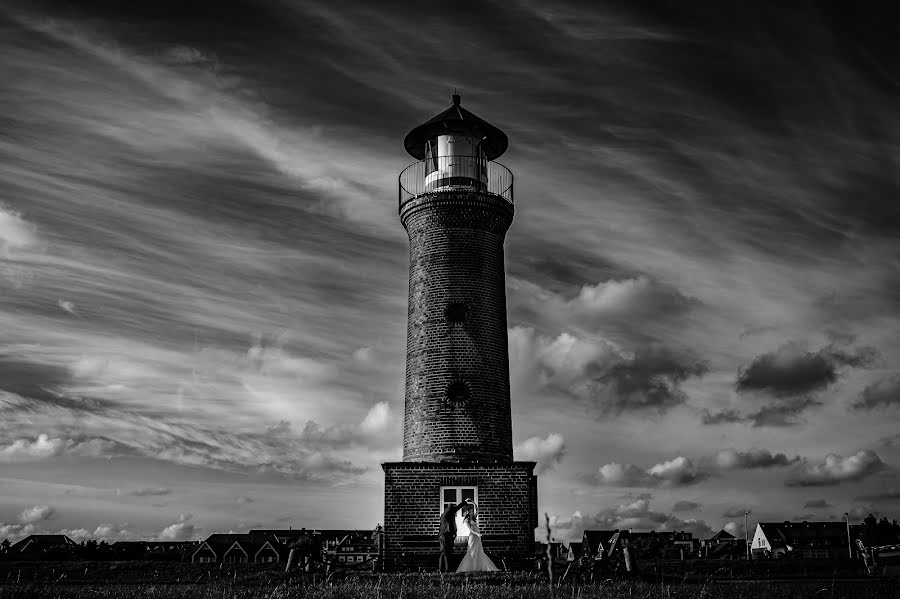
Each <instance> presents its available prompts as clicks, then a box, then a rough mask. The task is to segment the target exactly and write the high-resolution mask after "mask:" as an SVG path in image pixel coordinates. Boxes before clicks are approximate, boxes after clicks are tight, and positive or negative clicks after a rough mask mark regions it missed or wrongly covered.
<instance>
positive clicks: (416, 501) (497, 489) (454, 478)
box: [382, 461, 538, 570]
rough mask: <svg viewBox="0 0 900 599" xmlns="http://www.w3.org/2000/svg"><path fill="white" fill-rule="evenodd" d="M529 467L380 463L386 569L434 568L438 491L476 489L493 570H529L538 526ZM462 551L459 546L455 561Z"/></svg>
mask: <svg viewBox="0 0 900 599" xmlns="http://www.w3.org/2000/svg"><path fill="white" fill-rule="evenodd" d="M534 466H535V463H534V462H506V463H501V462H496V463H491V464H453V463H447V462H442V463H427V462H405V461H404V462H391V463H386V464H382V467H383V469H384V473H385V484H384V518H385V522H384V531H385V545H384V566H385V568H386V569H388V570H404V569H406V570H409V569H413V570H414V569H420V568H424V569H427V570H434V569H436V568H437V564H438V556H439V555H440V552H439V549H438V530H439V527H440V515H441V495H440V489H441V487H442V486H474V487H477V488H478V524H479V527H480V529H481V532H482V534H483V535H484V536H483V545H484V550H485V552H486V553H487V554H488V556H489V557H490V558H491V559H492V560H494V562H495V563H496V564H497V565H498V566H501V567H502V565H503V564H505V565H506V567H507V568H510V569H514V568H523V567H528V566H529V565H530V564H529V563H528V559H529V557H530V556H531V555H532V554H533V552H534V529H535V527H536V526H537V525H538V522H537V477H535V476H534V475H533V471H534ZM464 547H465V546H464V545H460V547H459V549H458V552H457V553H458V554H459V556H461V555H462V552H463V551H464ZM459 556H458V557H457V559H459Z"/></svg>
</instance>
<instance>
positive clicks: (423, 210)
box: [382, 95, 537, 569]
mask: <svg viewBox="0 0 900 599" xmlns="http://www.w3.org/2000/svg"><path fill="white" fill-rule="evenodd" d="M404 145H405V147H406V151H407V152H409V153H410V154H411V155H412V156H413V157H414V158H416V159H417V160H418V162H415V163H413V164H412V165H410V166H409V167H407V168H406V169H405V170H404V171H403V172H402V173H401V174H400V206H399V211H400V221H401V222H402V223H403V226H404V227H405V228H406V231H407V233H408V234H409V243H410V251H409V256H410V259H409V309H408V321H407V335H406V405H405V413H404V423H403V461H402V462H391V463H385V464H383V465H382V467H383V468H384V473H385V494H384V499H385V508H384V510H385V517H384V519H385V526H384V558H385V566H386V567H387V568H389V569H397V568H409V567H417V566H423V567H426V568H436V567H437V562H438V559H437V558H438V551H439V550H438V528H439V517H440V515H441V513H442V512H443V511H444V509H445V508H446V507H447V506H448V505H451V504H453V505H455V504H457V503H459V502H460V501H462V500H463V499H466V498H470V499H472V500H473V501H475V502H476V503H477V504H478V519H479V526H480V529H481V532H482V534H483V544H484V548H485V551H486V552H487V553H488V555H490V556H491V557H492V558H495V562H496V563H497V564H498V565H499V564H500V563H501V562H503V563H506V564H507V565H508V567H514V565H517V564H521V563H522V562H523V560H524V559H526V558H527V557H528V556H530V555H531V553H532V550H533V544H534V528H535V527H536V526H537V479H536V477H535V476H534V474H533V471H534V466H535V463H534V462H516V461H513V451H512V420H511V416H510V395H509V356H508V345H507V328H506V281H505V273H504V265H503V240H504V237H505V235H506V231H507V229H508V228H509V226H510V224H511V223H512V219H513V213H514V209H513V176H512V173H511V172H510V171H509V170H508V169H506V167H504V166H502V165H501V164H499V163H496V162H494V159H496V158H498V157H499V156H500V155H502V154H503V152H505V151H506V148H507V146H508V140H507V137H506V134H505V133H503V131H501V130H500V129H498V128H497V127H495V126H493V125H491V124H490V123H488V122H486V121H484V120H483V119H481V118H479V117H477V116H475V115H474V114H472V113H471V112H469V111H468V110H466V109H465V108H463V107H462V106H460V97H459V96H458V95H454V96H453V104H452V106H450V108H448V109H447V110H446V111H444V112H442V113H441V114H439V115H437V116H436V117H434V118H433V119H431V120H429V121H427V122H425V123H424V124H422V125H419V126H418V127H416V128H415V129H413V130H412V131H410V132H409V134H408V135H407V136H406V140H405V141H404ZM457 526H458V536H457V544H458V545H459V546H460V551H461V550H462V548H463V547H464V546H465V543H466V542H467V538H466V537H467V536H468V529H467V527H466V526H465V524H464V523H463V522H462V519H461V514H459V515H458V525H457Z"/></svg>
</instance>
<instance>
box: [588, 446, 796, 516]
mask: <svg viewBox="0 0 900 599" xmlns="http://www.w3.org/2000/svg"><path fill="white" fill-rule="evenodd" d="M799 462H800V457H799V456H797V457H794V458H788V457H787V456H786V455H785V454H783V453H776V454H772V453H771V452H770V451H769V450H767V449H751V450H749V451H738V450H736V449H723V450H721V451H718V452H716V453H715V454H713V455H712V456H702V457H700V458H699V459H697V460H696V462H695V461H692V460H691V459H689V458H686V457H684V456H678V457H676V458H673V459H671V460H668V461H665V462H660V463H659V464H656V465H654V466H651V467H649V468H646V469H644V468H640V467H638V466H635V465H633V464H619V463H617V462H610V463H609V464H605V465H603V466H601V467H600V468H599V470H598V471H597V472H596V473H595V474H592V475H590V476H587V477H585V480H588V481H590V482H592V483H593V484H598V485H609V486H620V487H685V486H689V485H693V484H697V483H700V482H703V481H704V480H707V479H708V478H710V477H711V476H714V475H716V474H718V473H721V472H724V471H729V470H752V469H766V468H778V467H784V466H790V465H792V464H797V463H799ZM681 503H682V502H679V504H681ZM676 505H678V504H676ZM684 505H685V506H686V507H685V509H687V510H690V509H694V508H695V507H698V505H699V504H693V503H692V502H684ZM690 506H693V507H690ZM676 511H679V510H677V509H676Z"/></svg>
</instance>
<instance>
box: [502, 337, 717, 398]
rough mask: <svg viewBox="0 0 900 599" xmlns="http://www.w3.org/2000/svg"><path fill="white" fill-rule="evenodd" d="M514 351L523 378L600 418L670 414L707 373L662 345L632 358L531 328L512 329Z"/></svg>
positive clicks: (605, 345)
mask: <svg viewBox="0 0 900 599" xmlns="http://www.w3.org/2000/svg"><path fill="white" fill-rule="evenodd" d="M509 345H510V362H511V363H513V362H515V363H517V364H518V368H519V369H520V373H521V374H520V376H523V377H533V378H534V379H535V382H536V383H537V384H538V385H540V386H541V387H542V388H545V389H549V390H553V391H559V392H562V393H564V394H566V395H568V396H570V397H575V398H577V399H580V400H582V401H583V402H584V403H585V404H586V405H588V406H590V407H591V408H592V409H595V410H597V412H598V414H600V415H602V414H612V415H616V414H621V413H624V412H632V411H643V410H651V411H659V412H664V411H666V410H668V409H670V408H672V407H674V406H677V405H679V404H682V403H684V402H685V401H686V400H687V396H686V394H685V393H684V392H683V391H682V389H681V384H682V383H684V382H685V381H686V380H688V379H689V378H694V377H700V376H702V375H703V374H704V373H705V372H706V370H707V366H706V364H705V363H704V362H702V361H700V360H697V359H696V358H694V357H693V356H692V354H691V353H690V352H688V351H679V352H676V351H674V350H672V349H670V348H667V347H665V346H662V345H659V344H650V345H647V346H645V347H642V348H641V349H639V350H637V351H636V352H633V353H629V352H625V351H623V350H622V349H620V348H619V347H618V346H617V345H616V344H614V343H612V342H609V341H606V340H602V339H600V340H596V339H590V340H589V339H586V338H581V337H578V336H575V335H572V334H570V333H561V334H560V335H559V336H557V337H556V338H550V337H546V336H543V335H538V334H537V333H536V332H535V331H534V329H531V328H525V327H514V328H512V329H510V331H509Z"/></svg>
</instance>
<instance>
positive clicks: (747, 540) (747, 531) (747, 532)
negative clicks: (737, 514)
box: [744, 510, 750, 562]
mask: <svg viewBox="0 0 900 599" xmlns="http://www.w3.org/2000/svg"><path fill="white" fill-rule="evenodd" d="M749 513H750V510H744V545H745V546H746V547H747V561H748V562H749V561H750V538H749V537H750V529H749V528H747V514H749Z"/></svg>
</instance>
